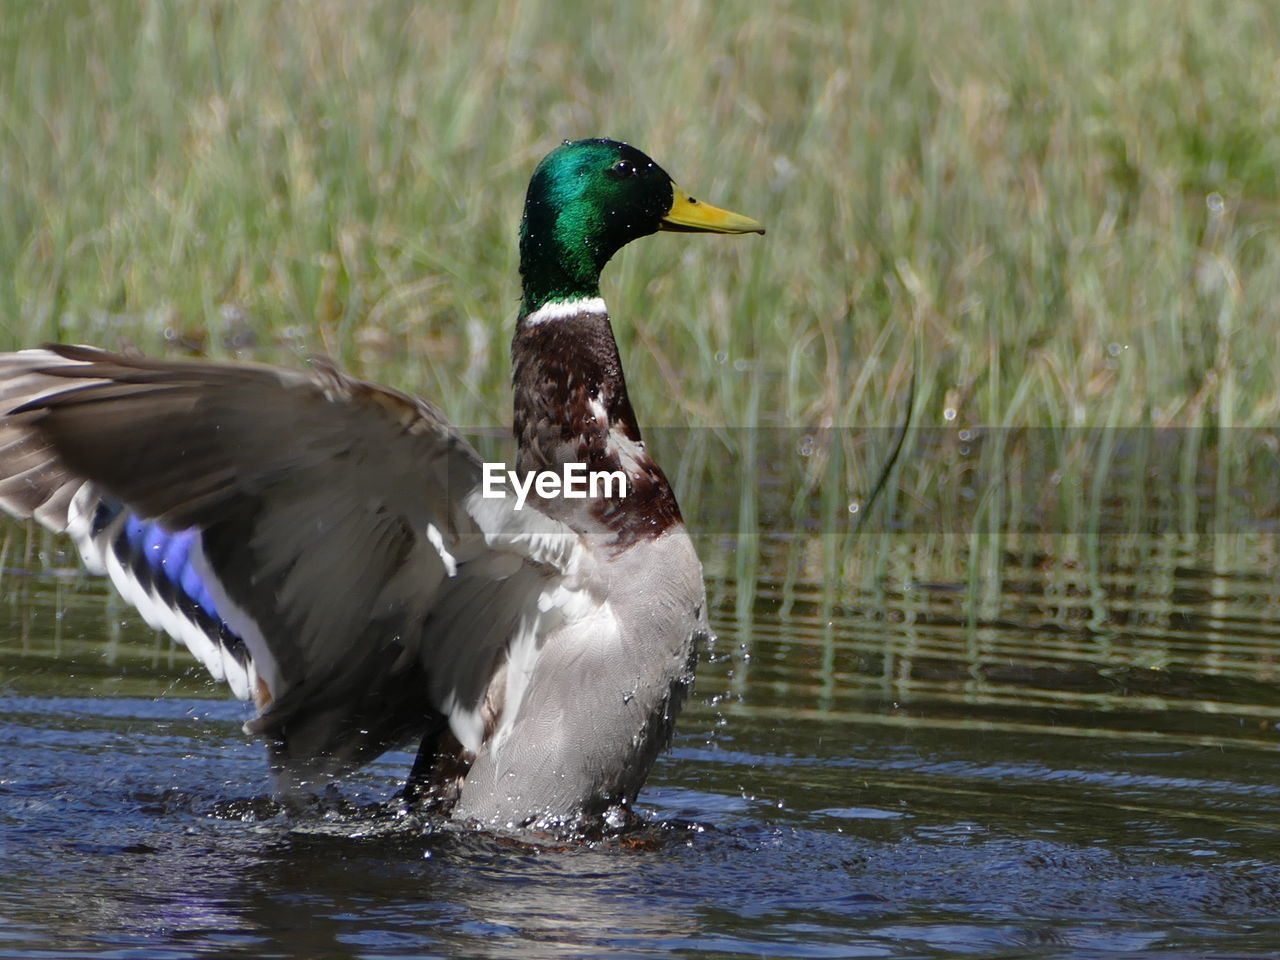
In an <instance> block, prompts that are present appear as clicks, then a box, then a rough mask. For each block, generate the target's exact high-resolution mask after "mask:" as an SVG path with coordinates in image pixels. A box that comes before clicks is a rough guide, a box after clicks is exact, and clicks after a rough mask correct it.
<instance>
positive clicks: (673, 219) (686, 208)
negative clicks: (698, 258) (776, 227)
mask: <svg viewBox="0 0 1280 960" xmlns="http://www.w3.org/2000/svg"><path fill="white" fill-rule="evenodd" d="M671 193H672V195H673V199H672V201H671V209H670V210H668V211H667V215H666V216H665V217H663V218H662V223H660V224H659V225H658V229H659V230H677V231H683V232H685V233H764V224H762V223H761V222H760V221H759V220H752V219H751V218H750V217H744V216H743V215H742V214H740V213H731V212H729V211H728V210H721V209H720V208H719V207H713V206H712V205H711V204H709V203H703V202H702V201H700V200H695V199H693V197H691V196H689V195H688V194H687V193H685V192H684V191H683V190H681V189H680V188H679V187H677V186H676V185H675V184H674V183H673V184H672V185H671Z"/></svg>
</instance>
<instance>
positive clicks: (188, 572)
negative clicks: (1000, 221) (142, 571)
mask: <svg viewBox="0 0 1280 960" xmlns="http://www.w3.org/2000/svg"><path fill="white" fill-rule="evenodd" d="M124 535H125V539H126V540H127V541H128V543H129V546H130V547H131V548H132V550H133V553H134V558H135V559H138V560H141V561H143V562H144V563H145V564H146V566H147V568H148V569H150V571H151V572H152V574H153V575H154V576H156V577H158V578H160V579H163V580H164V581H166V582H167V583H168V584H169V585H170V586H171V587H173V588H174V589H176V590H177V591H178V592H179V593H181V594H182V595H183V596H185V597H187V599H189V600H191V601H192V602H193V603H195V604H196V606H198V607H199V608H200V609H201V610H202V611H203V612H204V613H205V614H207V615H208V616H209V617H211V618H212V619H213V620H214V621H215V622H220V621H221V620H222V617H221V616H220V615H219V613H218V608H217V606H216V605H215V604H214V602H213V597H212V595H211V594H210V593H209V588H208V587H207V586H206V585H205V583H204V581H203V580H202V579H201V578H200V574H199V573H198V572H197V571H196V568H195V565H194V564H193V563H192V562H191V547H192V545H193V544H194V543H195V540H196V538H197V537H198V536H200V531H199V530H198V529H196V528H194V527H192V528H189V529H187V530H178V531H170V530H165V529H164V528H163V527H161V526H160V524H158V523H155V522H154V521H148V520H141V519H139V518H138V517H134V516H130V517H129V519H128V520H127V521H126V522H125V527H124Z"/></svg>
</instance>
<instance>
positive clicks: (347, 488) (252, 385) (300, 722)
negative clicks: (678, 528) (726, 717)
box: [0, 346, 569, 763]
mask: <svg viewBox="0 0 1280 960" xmlns="http://www.w3.org/2000/svg"><path fill="white" fill-rule="evenodd" d="M0 414H4V415H3V416H2V417H0V507H3V508H4V509H5V510H7V511H8V512H10V513H13V514H15V515H17V516H22V517H28V516H30V517H35V518H36V519H37V520H39V521H40V522H41V523H43V524H44V525H46V526H48V527H50V528H52V529H55V530H66V531H67V532H69V533H70V534H71V535H72V537H73V538H74V539H75V541H76V543H77V545H78V546H79V548H80V551H81V553H82V555H83V556H84V558H85V560H86V562H87V563H88V564H89V565H90V566H92V567H95V568H97V569H99V570H104V571H105V572H107V573H108V574H109V575H110V576H111V579H112V581H113V582H114V583H115V584H116V586H117V587H118V588H119V589H120V591H121V592H122V594H123V595H124V596H125V597H126V599H128V600H130V601H131V602H133V603H134V604H135V605H136V606H137V607H138V609H139V610H140V611H141V612H142V614H143V615H144V616H145V617H146V618H147V619H148V620H149V621H150V622H151V623H152V625H153V626H156V627H158V628H163V629H165V630H166V631H168V632H169V633H170V634H171V635H173V636H174V637H176V638H177V639H179V640H181V641H183V642H184V643H186V645H187V646H188V647H190V648H191V650H192V651H193V652H194V653H195V654H196V655H197V656H198V657H199V658H200V659H201V661H202V662H203V663H204V664H205V665H206V667H208V668H209V670H210V672H211V673H212V674H213V675H214V676H215V677H218V678H220V679H226V680H227V681H228V682H229V683H230V685H231V686H232V688H233V690H234V691H235V692H236V693H237V695H239V696H241V697H242V698H246V699H247V698H252V699H253V700H254V701H255V703H256V704H257V706H258V708H259V711H260V714H261V716H260V718H259V719H258V720H256V721H255V722H254V723H253V724H252V726H253V728H254V729H255V730H257V731H259V732H263V733H265V734H267V735H268V736H271V737H273V738H276V739H278V740H282V741H285V742H286V743H287V745H288V755H289V756H290V757H297V758H304V759H305V758H309V757H316V756H322V757H327V758H330V759H335V760H336V761H338V762H340V763H345V762H349V761H350V762H358V761H360V760H363V759H367V758H368V757H369V756H371V755H374V754H376V753H377V752H380V751H381V750H382V749H385V748H386V747H387V746H388V745H389V744H390V743H392V742H394V741H395V740H397V739H399V738H400V737H402V736H405V735H407V734H409V733H413V732H417V731H421V730H423V729H425V728H426V727H427V726H428V725H430V724H431V723H433V722H437V721H439V720H440V719H441V718H442V717H443V716H445V715H447V714H448V713H449V712H450V711H451V710H455V711H457V710H463V711H465V710H471V711H473V712H474V710H475V709H476V707H475V703H476V701H477V700H478V699H479V698H482V697H483V695H484V691H483V689H482V688H481V687H479V686H477V685H476V679H475V678H477V677H479V676H487V672H488V671H489V670H490V669H491V668H490V667H489V666H488V665H487V664H485V663H478V664H477V665H475V666H473V667H471V668H468V669H461V668H460V667H459V661H460V660H463V659H477V658H478V659H479V660H480V661H484V660H486V659H487V660H488V661H492V660H493V658H495V657H497V656H500V653H501V650H502V648H503V644H504V643H505V642H506V636H504V635H503V633H504V631H509V630H510V629H512V625H513V624H515V623H516V621H517V620H518V619H519V617H520V616H521V615H522V610H523V609H524V608H526V607H527V605H528V604H529V602H530V597H533V596H536V593H537V590H538V589H539V585H538V582H537V581H538V580H539V578H540V577H541V576H542V574H541V573H540V572H541V571H547V572H554V571H555V570H556V568H557V567H558V565H559V564H560V563H561V562H563V560H564V559H565V556H566V554H565V552H564V551H565V550H567V549H569V548H568V547H567V546H565V543H566V542H567V539H566V538H565V537H564V536H563V535H562V532H563V528H560V527H558V525H556V524H554V522H553V521H550V520H548V519H547V518H541V521H539V522H541V523H542V526H541V527H539V526H538V524H537V523H535V524H534V527H533V528H532V529H531V530H530V531H518V530H517V531H513V530H511V529H508V528H506V527H504V524H507V523H508V521H509V520H510V515H509V513H508V514H505V515H504V514H503V512H502V511H503V508H502V506H501V505H492V506H491V505H488V504H485V505H479V504H478V501H477V500H476V497H475V496H474V494H475V492H476V490H477V488H478V485H479V472H480V462H479V457H478V455H477V454H476V453H475V451H474V450H473V449H472V448H471V447H470V446H469V445H468V444H467V443H466V441H465V440H464V439H463V438H462V437H461V436H460V435H459V434H458V433H457V431H456V430H455V429H454V428H453V427H451V426H450V425H449V424H448V422H447V421H446V420H445V419H444V417H443V415H441V414H440V412H439V411H438V410H437V409H436V408H435V407H433V406H431V405H430V404H427V403H425V402H423V401H420V400H415V399H412V398H410V397H407V396H405V395H404V394H401V393H398V392H395V391H392V390H388V389H385V388H382V387H377V386H374V385H371V384H367V383H363V382H360V381H357V380H354V379H351V378H348V377H345V376H343V375H341V374H339V373H338V372H337V371H336V370H334V369H332V368H331V367H329V366H327V365H317V368H316V370H315V372H314V373H310V374H308V373H298V372H291V371H285V370H279V369H275V368H271V367H264V366H245V365H234V366H232V365H220V364H212V363H197V362H182V361H167V360H151V359H141V358H132V357H123V356H119V355H115V354H111V353H107V352H104V351H100V350H96V349H92V348H86V347H65V346H57V347H50V348H48V349H44V350H29V351H23V352H21V353H16V354H8V355H4V356H0ZM486 511H487V512H488V519H487V520H486ZM495 511H496V512H495ZM477 517H479V522H478V521H477ZM543 528H545V529H543ZM517 573H519V574H520V575H519V576H517V575H516V574H517ZM507 581H510V583H509V584H508V586H509V587H510V589H507V590H506V591H505V595H504V590H503V589H502V588H503V585H504V584H505V583H506V582H507ZM460 591H461V592H462V593H474V594H476V595H477V596H481V597H485V598H487V599H488V604H487V605H488V609H487V610H485V611H482V612H481V616H482V617H483V629H478V625H477V624H475V623H474V622H470V621H467V622H455V621H456V618H455V621H450V622H451V623H453V626H452V627H446V628H443V629H441V630H437V631H435V632H436V633H438V634H439V636H436V637H431V636H428V637H425V638H424V628H425V625H426V624H427V623H428V621H429V620H430V618H431V615H432V611H433V609H436V610H437V611H438V610H439V609H449V610H452V609H455V608H456V604H457V601H456V597H457V595H458V594H459V592H460ZM451 593H452V594H453V595H454V597H455V599H454V600H453V601H450V602H447V603H445V602H442V598H443V597H445V596H447V595H449V594H451ZM436 619H437V620H439V619H440V617H439V615H438V613H437V617H436ZM473 619H474V618H473ZM427 632H429V633H430V632H432V631H430V630H428V631H427ZM469 634H476V636H475V637H474V641H475V642H472V641H471V640H469V639H468V635H469ZM450 678H452V679H450ZM464 681H469V682H470V684H471V687H472V689H466V690H463V689H461V687H462V685H463V682H464ZM428 691H432V693H430V694H429V693H428ZM464 701H465V704H464V705H463V706H459V704H460V703H463V702H464Z"/></svg>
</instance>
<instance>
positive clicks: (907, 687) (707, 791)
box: [0, 535, 1280, 958]
mask: <svg viewBox="0 0 1280 960" xmlns="http://www.w3.org/2000/svg"><path fill="white" fill-rule="evenodd" d="M849 549H850V547H849V545H848V544H847V543H835V542H834V541H833V540H829V541H824V540H823V539H822V538H816V539H815V540H814V541H812V542H806V543H796V542H791V543H788V544H785V545H779V544H770V543H763V544H762V543H760V542H757V541H754V540H751V541H748V542H741V543H729V542H728V541H724V542H708V543H707V544H705V545H704V546H703V547H702V552H703V555H704V556H706V557H707V558H708V561H709V563H708V566H709V568H710V569H711V573H712V584H711V586H712V592H713V596H714V598H715V603H716V605H717V608H718V609H717V616H716V625H717V628H718V630H719V632H720V634H721V639H720V641H719V643H718V644H717V645H716V648H715V650H714V651H713V652H712V654H711V656H710V657H709V658H708V660H707V662H705V663H704V664H703V666H702V669H701V672H700V677H699V682H698V686H697V692H696V696H695V697H694V701H693V703H692V704H691V705H690V707H689V709H688V710H687V712H686V714H685V716H684V719H683V723H682V725H681V732H680V734H679V737H678V739H677V741H676V744H675V748H674V750H673V751H672V752H671V753H670V754H669V755H667V756H666V757H664V758H663V759H662V760H661V761H660V762H659V765H658V767H657V769H656V770H655V772H654V775H653V777H652V778H651V780H650V783H649V785H648V787H647V788H646V789H645V791H644V792H643V793H642V795H641V800H642V803H643V804H644V806H645V808H646V809H647V811H648V813H649V817H650V820H651V822H650V825H649V826H648V827H647V828H644V829H641V830H638V831H635V832H632V833H630V834H627V835H624V836H622V837H619V838H613V839H610V840H607V841H601V842H597V843H584V844H578V845H573V846H562V845H555V844H552V843H549V842H547V843H537V844H535V843H517V842H514V841H511V840H503V839H497V838H493V837H484V836H476V835H468V834H463V833H459V832H456V831H452V830H450V829H448V828H441V827H439V826H438V825H435V826H433V825H432V824H429V823H424V822H421V821H418V820H416V819H415V818H413V817H411V816H397V815H395V814H394V813H393V812H391V811H390V808H389V807H388V806H385V805H383V804H382V803H381V801H384V800H386V799H387V798H388V797H390V796H391V795H392V794H393V793H394V791H395V790H396V787H397V784H398V780H399V778H400V777H401V776H403V774H404V773H405V771H406V770H407V768H408V766H409V764H410V762H411V758H410V756H409V755H408V754H393V755H388V756H387V757H384V758H383V759H382V760H381V761H380V762H378V763H377V764H375V765H374V766H372V767H370V768H369V769H367V770H366V771H365V772H364V773H363V774H362V775H360V776H359V777H357V778H354V779H353V780H351V781H349V782H348V783H347V784H346V785H345V786H344V787H343V790H342V795H341V798H339V799H335V800H334V801H333V802H332V803H331V804H330V805H329V806H328V807H327V808H325V809H322V810H316V811H314V812H312V813H310V814H306V815H300V816H286V815H285V814H284V813H282V812H281V811H280V810H279V809H278V808H277V807H276V806H275V805H274V804H273V803H272V802H271V801H270V800H269V784H268V781H267V777H266V771H265V765H264V762H263V757H262V751H261V748H260V746H259V745H257V744H255V743H253V742H251V741H248V740H247V739H246V738H245V737H244V736H243V735H242V734H241V732H240V729H239V725H240V723H241V722H242V721H243V719H244V716H245V715H244V712H243V709H242V707H241V706H240V705H238V704H236V703H234V702H230V701H227V700H224V699H221V698H220V697H218V696H217V694H218V691H217V690H216V689H215V688H213V687H212V686H211V685H208V684H206V683H205V682H204V681H203V680H202V679H201V676H200V675H199V674H198V673H197V672H196V671H195V670H194V669H193V668H189V660H188V659H187V658H186V657H185V655H183V654H182V653H180V652H175V651H174V650H173V649H172V647H171V645H170V644H169V642H168V641H167V640H164V639H157V638H155V637H153V635H152V634H151V633H150V632H149V631H147V630H145V628H140V627H139V626H137V624H136V621H134V619H133V618H132V617H131V616H129V615H127V614H126V613H125V612H124V610H123V608H122V607H121V605H120V604H119V602H118V601H112V600H108V599H106V597H105V592H104V591H103V589H102V587H101V585H100V584H99V583H96V582H95V581H92V580H88V579H85V578H83V577H79V576H73V575H69V574H65V573H63V572H60V569H59V568H60V567H61V566H62V563H63V560H62V558H60V557H58V556H56V555H50V554H48V553H45V554H39V551H34V555H32V556H28V557H26V558H25V559H23V558H20V557H18V556H17V554H18V553H20V551H18V550H17V549H16V548H14V549H12V550H9V551H8V557H7V561H6V562H7V566H6V571H5V576H4V579H3V581H2V583H0V862H2V863H3V864H4V869H3V871H0V956H6V957H7V956H15V957H45V956H48V957H55V956H56V957H143V958H167V957H175V958H177V957H190V956H246V957H248V956H262V957H277V956H279V957H318V956H333V957H347V956H350V957H369V958H374V957H419V956H442V957H455V956H464V957H469V956H495V957H504V956H511V957H572V956H584V957H665V956H673V955H674V956H700V957H738V956H743V957H832V958H837V957H891V958H908V957H1078V958H1089V957H1141V958H1156V957H1161V958H1164V957H1220V958H1227V957H1232V958H1243V957H1257V958H1261V957H1274V956H1280V830H1278V826H1280V755H1278V754H1277V750H1276V745H1277V740H1278V739H1280V738H1278V735H1277V731H1276V722H1277V720H1280V682H1278V681H1280V677H1278V676H1277V674H1278V673H1280V589H1278V588H1277V584H1276V582H1275V578H1274V575H1273V570H1274V557H1275V555H1276V553H1277V550H1278V549H1280V538H1276V537H1273V536H1264V535H1258V536H1255V537H1253V538H1243V537H1236V538H1223V537H1203V536H1202V537H1192V538H1169V537H1159V538H1156V537H1152V538H1148V539H1142V538H1129V539H1125V540H1121V539H1120V538H1110V539H1104V540H1103V541H1102V542H1093V543H1090V542H1079V541H1076V540H1071V539H1069V538H1058V539H1056V540H1054V541H1053V542H1052V543H1048V542H1041V541H1031V540H1028V541H1026V542H1025V543H1022V544H1021V545H1018V546H1017V548H1016V549H1010V548H1009V546H1008V545H1007V544H1002V545H1001V546H1000V548H999V550H993V549H991V548H990V546H989V545H984V544H983V543H980V542H973V541H970V540H968V539H966V538H960V537H946V538H941V539H937V540H934V539H930V538H928V537H919V536H916V537H899V538H894V537H892V536H886V537H883V538H881V539H880V540H879V541H877V542H875V543H863V544H861V545H855V547H854V549H857V550H861V551H862V553H863V554H865V556H863V557H861V558H860V559H859V562H858V564H857V569H859V570H861V571H863V572H862V573H861V574H858V575H856V576H854V575H850V574H847V573H846V572H845V569H846V568H845V565H844V562H843V560H844V555H843V554H841V555H839V556H836V554H837V553H840V552H841V551H844V552H846V553H847V551H848V550H849ZM735 550H736V551H737V552H735ZM16 559H20V560H21V561H22V562H19V563H15V560H16ZM833 572H834V576H833V575H831V574H832V573H833Z"/></svg>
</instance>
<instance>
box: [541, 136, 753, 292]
mask: <svg viewBox="0 0 1280 960" xmlns="http://www.w3.org/2000/svg"><path fill="white" fill-rule="evenodd" d="M658 230H680V231H685V232H708V233H764V227H762V226H761V225H760V224H759V223H757V222H756V221H755V220H752V219H751V218H750V217H744V216H740V215H739V214H736V213H730V212H729V211H727V210H720V209H718V208H716V207H713V206H711V205H710V204H706V203H700V202H699V201H697V200H695V199H693V198H692V197H690V196H688V195H687V194H686V193H685V192H684V191H683V190H681V189H680V188H679V187H677V186H676V185H675V184H674V183H673V182H672V180H671V178H670V177H669V176H667V173H666V171H664V170H663V169H662V168H661V167H660V166H658V165H657V164H656V163H654V162H653V161H652V160H650V159H649V158H648V157H647V156H645V155H644V154H643V153H641V152H640V151H639V150H637V149H636V148H635V147H632V146H628V145H627V144H625V143H618V142H617V141H616V140H603V139H597V140H575V141H572V142H570V141H566V142H565V144H564V145H563V146H561V147H557V148H556V149H555V150H553V151H552V152H551V153H549V154H547V156H546V157H545V158H544V159H543V161H542V162H541V163H540V164H538V169H537V170H535V171H534V173H533V179H532V180H530V181H529V193H528V195H527V197H526V198H525V205H524V219H523V220H522V221H521V222H520V275H521V277H522V279H523V285H524V302H523V304H522V308H523V312H524V313H526V314H527V313H532V312H533V311H534V310H537V309H538V308H539V307H541V306H542V305H543V304H546V303H551V302H554V301H566V300H577V299H581V298H585V297H596V296H599V295H600V271H601V270H602V269H604V265H605V264H606V263H608V262H609V258H610V257H612V256H613V255H614V254H615V253H617V252H618V250H620V249H621V248H622V247H623V246H625V245H626V244H628V243H630V242H631V241H632V240H635V239H636V238H638V237H645V236H648V235H649V234H651V233H655V232H657V231H658Z"/></svg>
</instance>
